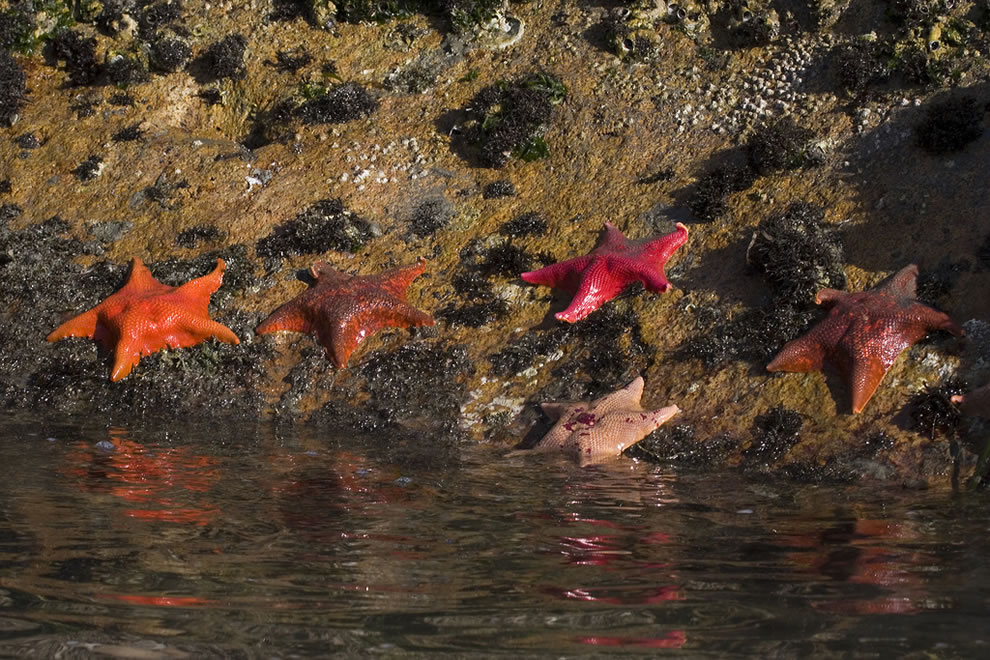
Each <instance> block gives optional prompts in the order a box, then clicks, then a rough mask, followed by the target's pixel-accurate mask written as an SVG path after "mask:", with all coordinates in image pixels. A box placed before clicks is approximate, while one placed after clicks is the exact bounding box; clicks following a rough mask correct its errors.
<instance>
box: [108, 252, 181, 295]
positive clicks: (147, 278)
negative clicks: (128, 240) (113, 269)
mask: <svg viewBox="0 0 990 660" xmlns="http://www.w3.org/2000/svg"><path fill="white" fill-rule="evenodd" d="M171 288H172V287H170V286H168V285H167V284H162V283H161V282H159V281H158V280H156V279H155V276H154V275H152V274H151V271H150V270H148V267H147V266H145V265H144V262H143V261H141V259H139V258H138V257H133V258H132V259H131V272H130V275H128V276H127V282H126V283H125V284H124V286H123V287H121V289H120V291H118V292H117V293H121V292H124V293H130V294H133V293H147V292H151V291H156V292H163V291H167V290H170V289H171ZM115 295H116V294H115Z"/></svg>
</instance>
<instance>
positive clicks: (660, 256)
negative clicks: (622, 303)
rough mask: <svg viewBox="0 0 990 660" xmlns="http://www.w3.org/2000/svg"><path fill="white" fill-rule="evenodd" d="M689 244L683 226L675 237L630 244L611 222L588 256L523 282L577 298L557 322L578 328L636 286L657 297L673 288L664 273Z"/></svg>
mask: <svg viewBox="0 0 990 660" xmlns="http://www.w3.org/2000/svg"><path fill="white" fill-rule="evenodd" d="M687 239H688V230H687V227H685V226H684V225H682V224H681V223H679V222H678V223H677V229H676V231H674V232H673V233H671V234H667V235H666V236H657V237H652V238H644V239H640V240H637V241H630V240H629V239H627V238H626V237H625V236H623V235H622V232H621V231H619V230H618V229H616V228H615V226H614V225H613V224H612V223H611V222H606V223H605V235H604V237H603V238H602V239H601V240H600V241H599V242H598V245H596V246H595V249H593V250H592V251H591V252H589V253H588V254H586V255H584V256H583V257H576V258H574V259H568V260H567V261H561V262H560V263H556V264H553V265H551V266H547V267H546V268H541V269H540V270H535V271H531V272H528V273H523V274H522V275H520V277H522V278H523V279H524V280H526V281H527V282H531V283H533V284H543V285H545V286H550V287H554V288H557V289H563V290H565V291H569V292H571V293H573V294H574V298H573V300H571V304H570V305H568V307H567V309H565V310H564V311H562V312H559V313H557V314H555V315H554V316H555V317H556V318H557V319H559V320H561V321H567V322H568V323H575V322H577V321H580V320H581V319H583V318H584V317H585V316H587V315H588V314H591V313H592V312H593V311H595V310H596V309H598V308H599V307H601V306H602V304H603V303H606V302H608V301H609V300H611V299H612V298H615V297H616V296H617V295H619V294H620V293H621V292H622V290H623V289H625V288H626V286H628V285H629V284H632V283H633V282H636V281H640V282H642V283H643V284H644V285H646V288H647V290H649V291H652V292H654V293H663V292H664V291H666V290H667V289H669V288H670V282H668V281H667V277H666V275H664V272H663V267H664V265H665V264H666V263H667V260H668V259H670V255H672V254H674V251H675V250H677V248H679V247H681V246H682V245H684V243H686V242H687Z"/></svg>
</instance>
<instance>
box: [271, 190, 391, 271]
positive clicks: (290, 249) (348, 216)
mask: <svg viewBox="0 0 990 660" xmlns="http://www.w3.org/2000/svg"><path fill="white" fill-rule="evenodd" d="M376 233H377V232H376V228H375V226H374V225H372V224H371V223H370V222H368V221H367V220H365V219H364V218H362V217H361V216H359V215H357V214H355V213H354V212H352V211H349V210H347V209H345V208H344V204H343V202H341V201H340V200H339V199H323V200H320V201H318V202H316V203H314V204H312V205H311V206H309V207H308V208H307V209H306V210H304V211H303V212H302V213H300V214H299V215H297V216H296V217H295V218H293V219H292V220H290V221H288V222H284V223H282V224H281V225H279V226H278V227H275V229H274V230H273V231H272V233H271V234H269V235H268V236H266V237H264V238H262V239H261V240H259V241H258V243H257V245H256V246H255V252H256V253H257V255H258V256H259V257H262V258H263V259H266V260H272V259H282V258H285V257H288V256H294V255H300V254H319V253H322V252H329V251H330V250H338V251H341V252H356V251H357V250H358V249H360V248H361V246H362V245H364V243H365V242H366V241H368V240H369V239H370V238H372V237H373V236H375V235H376Z"/></svg>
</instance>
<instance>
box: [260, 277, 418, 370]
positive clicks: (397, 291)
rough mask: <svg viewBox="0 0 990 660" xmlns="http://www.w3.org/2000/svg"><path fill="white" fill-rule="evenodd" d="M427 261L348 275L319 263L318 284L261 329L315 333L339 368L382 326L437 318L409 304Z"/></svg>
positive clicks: (387, 326)
mask: <svg viewBox="0 0 990 660" xmlns="http://www.w3.org/2000/svg"><path fill="white" fill-rule="evenodd" d="M425 269H426V259H424V258H422V257H420V259H419V261H418V262H417V263H416V264H415V265H413V266H406V267H404V268H396V269H394V270H390V271H388V272H385V273H380V274H378V275H348V274H347V273H342V272H340V271H339V270H336V269H334V268H333V267H331V266H329V265H327V264H325V263H323V262H322V261H318V262H317V263H315V264H313V267H312V268H311V269H310V272H311V273H312V275H313V277H314V278H315V279H316V283H315V284H314V285H313V286H312V287H310V288H309V289H307V290H305V291H303V292H302V293H300V294H299V295H298V296H296V297H295V298H293V299H292V300H290V301H289V302H287V303H285V304H284V305H282V306H281V307H279V308H278V309H276V310H275V311H274V312H272V314H271V316H269V317H268V318H267V319H265V320H264V321H262V322H261V324H260V325H259V326H258V327H257V328H255V332H256V333H257V334H259V335H263V334H265V333H268V332H279V331H288V332H305V333H311V334H315V335H316V338H317V340H318V341H319V342H320V344H322V345H323V348H324V349H325V350H326V353H327V357H328V358H329V359H330V361H331V362H333V363H334V365H335V366H336V367H337V368H338V369H343V368H344V367H346V366H347V359H348V358H349V357H350V356H351V353H353V352H354V349H355V348H357V347H358V344H360V343H361V342H362V341H364V340H365V339H366V338H367V337H369V336H371V335H373V334H374V333H376V332H378V331H379V330H381V329H382V328H410V327H413V326H418V325H433V324H434V323H436V321H434V320H433V318H432V317H431V316H430V315H429V314H427V313H426V312H422V311H420V310H418V309H416V308H415V307H413V306H412V305H410V304H409V303H407V302H406V289H407V288H408V287H409V285H410V284H411V283H412V281H413V280H414V279H416V278H417V277H419V276H420V275H422V274H423V270H425Z"/></svg>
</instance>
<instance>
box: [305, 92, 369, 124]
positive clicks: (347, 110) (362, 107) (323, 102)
mask: <svg viewBox="0 0 990 660" xmlns="http://www.w3.org/2000/svg"><path fill="white" fill-rule="evenodd" d="M321 91H322V90H321ZM377 109H378V101H377V100H375V98H374V97H372V96H371V94H369V93H368V90H367V89H365V87H364V86H363V85H360V84H359V83H354V82H350V83H343V84H340V85H336V86H334V87H331V88H329V89H327V90H325V91H323V93H317V94H315V96H314V97H313V98H310V99H309V100H308V101H305V102H304V103H303V104H302V105H300V106H299V107H298V108H296V110H295V114H296V116H297V117H299V119H301V120H302V122H303V123H304V124H341V123H344V122H348V121H353V120H355V119H361V118H362V117H367V116H368V115H370V114H371V113H373V112H374V111H375V110H377Z"/></svg>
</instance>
